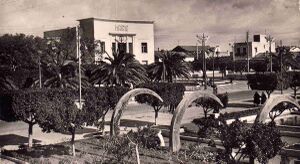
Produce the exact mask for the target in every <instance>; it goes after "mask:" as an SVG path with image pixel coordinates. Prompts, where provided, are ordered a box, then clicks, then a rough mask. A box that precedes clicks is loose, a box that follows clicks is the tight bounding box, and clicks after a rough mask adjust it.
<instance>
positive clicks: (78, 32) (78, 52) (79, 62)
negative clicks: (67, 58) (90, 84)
mask: <svg viewBox="0 0 300 164" xmlns="http://www.w3.org/2000/svg"><path fill="white" fill-rule="evenodd" d="M77 56H78V75H79V109H82V99H81V53H80V26H77Z"/></svg>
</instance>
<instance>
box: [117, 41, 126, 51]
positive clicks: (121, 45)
mask: <svg viewBox="0 0 300 164" xmlns="http://www.w3.org/2000/svg"><path fill="white" fill-rule="evenodd" d="M118 51H119V52H120V53H126V52H127V51H126V43H118Z"/></svg>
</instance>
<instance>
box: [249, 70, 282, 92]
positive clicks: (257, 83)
mask: <svg viewBox="0 0 300 164" xmlns="http://www.w3.org/2000/svg"><path fill="white" fill-rule="evenodd" d="M247 79H248V85H250V88H251V89H252V90H265V91H266V92H267V94H268V97H270V94H271V93H272V92H273V91H274V90H275V89H276V88H277V84H278V80H277V76H276V74H273V73H270V74H248V75H247Z"/></svg>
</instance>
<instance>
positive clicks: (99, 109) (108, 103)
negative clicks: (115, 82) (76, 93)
mask: <svg viewBox="0 0 300 164" xmlns="http://www.w3.org/2000/svg"><path fill="white" fill-rule="evenodd" d="M127 91H128V89H127V88H124V87H105V88H103V87H91V88H86V89H83V91H82V97H83V99H84V100H86V101H85V103H84V108H85V110H86V112H87V113H89V114H88V115H85V120H86V123H87V125H93V124H94V125H101V126H99V128H102V129H103V128H104V123H105V115H106V114H107V112H108V111H109V110H113V109H114V108H115V106H116V104H117V103H118V101H119V99H120V98H121V97H122V96H123V95H124V94H125V93H126V92H127ZM101 118H102V122H101V123H99V119H101Z"/></svg>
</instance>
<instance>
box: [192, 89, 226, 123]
mask: <svg viewBox="0 0 300 164" xmlns="http://www.w3.org/2000/svg"><path fill="white" fill-rule="evenodd" d="M218 97H219V98H221V99H222V100H223V102H222V103H224V104H223V105H224V107H226V106H227V105H228V94H227V93H225V94H220V95H218ZM195 104H196V106H197V107H199V106H200V107H202V109H203V112H204V117H205V118H207V114H208V112H210V111H215V112H216V113H218V111H219V108H220V105H219V103H218V102H217V101H215V100H213V99H212V98H210V97H201V98H198V99H197V100H196V101H195Z"/></svg>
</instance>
